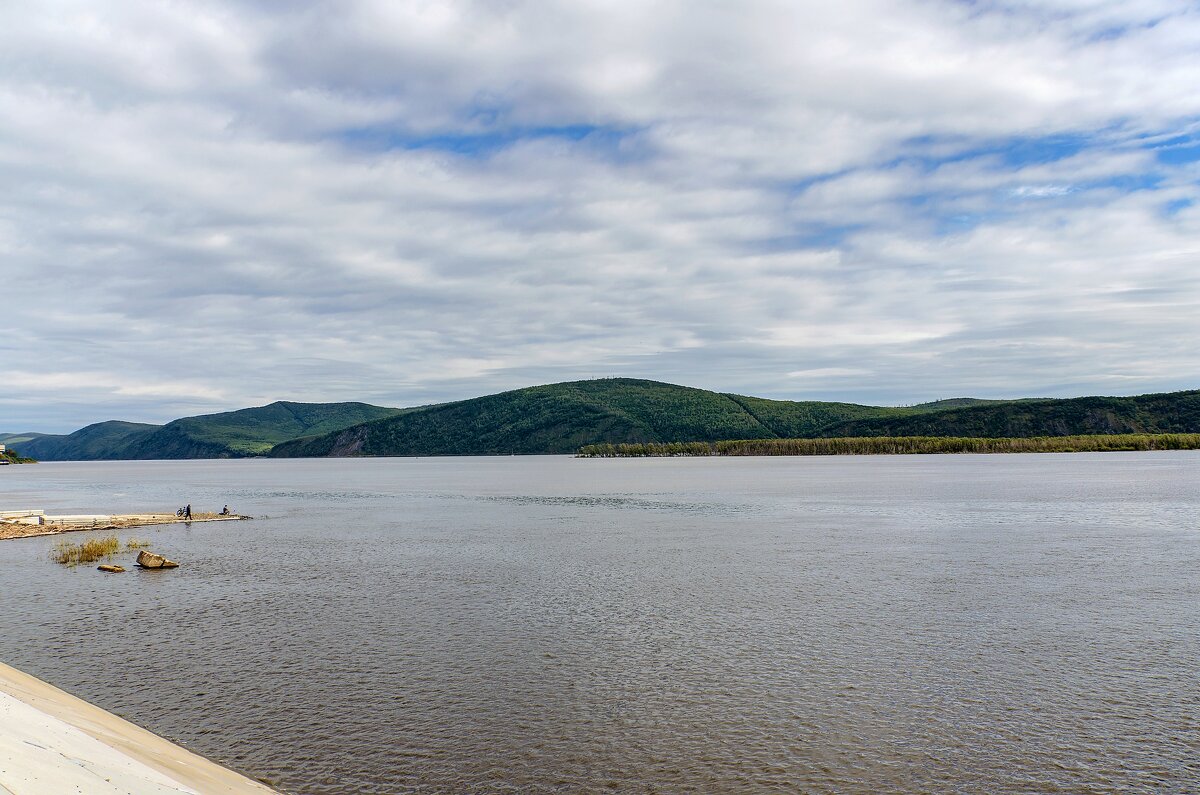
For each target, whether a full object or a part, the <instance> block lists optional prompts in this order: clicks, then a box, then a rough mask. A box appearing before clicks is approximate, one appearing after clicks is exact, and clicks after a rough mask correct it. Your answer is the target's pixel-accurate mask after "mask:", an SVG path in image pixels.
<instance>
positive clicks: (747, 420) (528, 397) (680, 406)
mask: <svg viewBox="0 0 1200 795" xmlns="http://www.w3.org/2000/svg"><path fill="white" fill-rule="evenodd" d="M1198 395H1200V392H1180V393H1174V394H1169V395H1145V396H1141V397H1136V398H1074V399H1066V400H1011V401H995V400H979V399H975V398H952V399H949V400H944V401H935V402H933V403H926V404H922V405H918V406H911V407H907V408H884V407H875V406H860V405H856V404H853V403H824V402H811V401H810V402H791V401H784V400H766V399H764V398H755V397H745V396H742V395H730V394H721V393H717V392H709V391H707V390H703V389H693V388H690V387H682V386H674V385H672V384H663V383H658V382H655V381H641V380H636V379H628V378H610V379H602V380H597V381H574V382H569V383H563V384H550V385H547V386H537V387H529V388H527V389H518V390H514V391H512V392H504V393H501V394H498V395H489V396H487V397H481V398H475V399H472V400H463V401H459V402H456V403H447V404H443V405H439V406H431V407H427V408H423V409H416V410H413V411H410V412H408V413H406V414H403V415H400V416H395V417H390V418H387V419H383V420H376V421H374V422H369V423H365V424H363V425H357V426H352V427H348V428H345V429H343V430H341V431H338V432H336V433H331V434H326V435H324V436H315V437H313V438H306V439H297V440H293V441H290V442H284V443H282V444H280V445H278V446H277V447H275V448H274V449H273V450H272V451H271V452H270V455H273V456H280V457H310V456H347V455H367V456H371V455H381V456H384V455H507V454H509V453H517V454H521V453H570V452H574V451H576V450H578V449H579V448H580V447H582V446H584V445H589V444H623V443H656V442H693V441H705V442H714V441H722V440H734V439H788V438H819V437H844V436H939V437H990V438H1007V437H1020V438H1027V437H1033V436H1067V435H1076V434H1096V433H1103V434H1119V433H1164V432H1176V433H1181V432H1198V431H1200V397H1197V396H1198Z"/></svg>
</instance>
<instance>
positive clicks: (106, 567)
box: [96, 563, 125, 573]
mask: <svg viewBox="0 0 1200 795" xmlns="http://www.w3.org/2000/svg"><path fill="white" fill-rule="evenodd" d="M96 568H97V569H99V570H100V571H111V572H113V573H117V572H122V571H125V567H124V566H118V565H116V564H115V563H105V564H104V565H102V566H97V567H96Z"/></svg>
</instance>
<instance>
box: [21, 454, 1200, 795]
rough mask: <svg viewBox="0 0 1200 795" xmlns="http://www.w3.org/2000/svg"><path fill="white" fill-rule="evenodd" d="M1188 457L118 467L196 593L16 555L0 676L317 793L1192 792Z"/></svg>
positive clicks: (178, 574) (159, 576)
mask: <svg viewBox="0 0 1200 795" xmlns="http://www.w3.org/2000/svg"><path fill="white" fill-rule="evenodd" d="M1198 463H1200V457H1198V456H1197V455H1196V454H1194V453H1146V454H1101V455H1079V454H1077V455H1043V456H944V457H869V458H833V459H830V458H814V459H742V458H738V459H695V460H687V459H678V460H575V459H569V458H494V459H420V460H412V459H389V460H345V461H336V460H334V461H220V462H157V463H155V462H117V463H95V464H92V463H88V464H40V465H38V466H35V467H8V468H6V470H5V471H4V472H3V473H0V505H5V506H8V505H12V506H14V507H43V508H46V509H47V510H55V511H63V512H100V511H113V512H124V511H139V510H160V509H163V508H170V507H172V506H174V505H176V504H183V503H186V502H190V503H192V505H193V506H194V507H195V508H197V509H200V510H207V509H210V508H213V507H216V508H219V507H220V506H221V505H224V504H226V503H229V504H230V505H231V506H232V507H233V508H235V509H237V510H241V511H243V512H246V513H250V514H254V515H258V516H264V515H266V516H270V517H272V518H270V519H263V520H260V521H255V522H252V523H220V524H194V525H191V526H190V527H188V526H178V525H177V526H170V527H166V528H161V529H148V528H147V529H141V530H138V531H137V533H136V535H138V536H139V537H145V538H148V539H149V540H151V541H152V542H153V548H154V549H155V550H156V551H159V552H162V553H164V554H167V555H168V556H169V557H171V558H173V559H176V560H180V561H182V562H183V566H182V567H181V568H179V569H177V570H175V571H172V572H142V571H131V572H128V573H126V574H123V575H114V576H101V575H99V574H98V573H97V572H94V571H91V570H90V569H79V570H74V571H71V570H67V569H63V568H61V567H58V566H55V565H53V564H51V563H50V562H49V561H48V559H47V550H48V549H49V548H50V547H51V546H52V545H53V540H52V539H44V538H43V539H27V540H22V541H12V542H4V543H0V594H2V595H3V606H4V609H3V610H2V611H0V659H4V660H5V661H6V662H9V663H11V664H13V665H16V666H18V667H20V668H23V669H25V670H27V671H29V672H31V673H34V674H36V675H38V676H41V677H43V678H45V679H48V680H49V681H51V682H53V683H55V684H58V685H60V686H62V687H64V688H66V689H68V690H70V691H71V692H74V693H76V694H78V695H81V696H83V697H85V698H87V699H89V700H91V701H94V702H95V703H98V704H100V705H101V706H104V707H106V708H109V709H112V710H114V711H116V712H118V713H120V714H122V715H125V716H127V717H129V718H132V719H134V720H136V721H137V722H139V723H141V724H143V725H146V726H148V727H150V728H152V729H153V730H155V731H157V732H159V733H161V734H164V735H166V736H168V737H171V738H173V739H177V740H179V741H181V742H183V743H184V744H185V745H187V746H188V747H190V748H193V749H195V750H197V751H199V752H201V753H204V754H206V755H208V756H211V757H213V758H216V759H218V760H221V761H224V762H226V763H228V764H231V765H232V766H234V767H237V768H239V769H241V770H244V771H248V772H250V773H252V774H254V775H258V776H261V777H264V778H266V779H269V780H270V781H272V782H274V783H276V784H277V785H279V786H281V787H282V788H283V789H284V790H286V791H289V792H294V793H318V794H326V793H394V792H423V793H425V792H463V791H475V792H563V791H566V792H576V791H596V790H613V791H618V792H672V793H673V792H717V791H758V792H772V791H781V792H783V791H786V792H794V791H797V790H800V791H808V792H839V793H841V792H864V793H865V792H878V791H898V790H902V791H921V792H980V793H983V792H994V791H998V790H999V791H1030V792H1050V791H1070V792H1084V791H1086V792H1113V793H1116V792H1128V791H1189V790H1193V789H1195V786H1196V782H1197V781H1200V748H1198V747H1197V739H1196V738H1197V736H1200V734H1198V732H1200V688H1198V683H1197V677H1196V672H1197V670H1200V613H1198V611H1197V610H1196V605H1197V604H1200V565H1198V564H1200V497H1198V496H1197V489H1196V486H1197V478H1196V473H1197V464H1198Z"/></svg>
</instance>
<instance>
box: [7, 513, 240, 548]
mask: <svg viewBox="0 0 1200 795" xmlns="http://www.w3.org/2000/svg"><path fill="white" fill-rule="evenodd" d="M14 514H24V515H26V517H25V519H26V521H12V520H9V519H6V518H5V517H10V516H13V515H14ZM250 518H251V517H249V516H242V515H241V514H232V515H229V516H222V515H221V514H216V513H196V514H193V515H192V518H191V519H185V518H183V517H180V516H176V515H175V514H173V513H125V514H108V515H96V516H91V515H89V516H61V517H59V516H45V515H43V514H41V513H40V512H37V511H13V512H11V513H5V512H0V541H4V540H7V539H11V538H36V537H38V536H54V535H61V534H62V533H75V532H80V531H83V530H130V529H133V528H136V527H153V526H156V525H167V524H191V523H192V522H237V521H245V520H248V519H250ZM34 520H39V521H34Z"/></svg>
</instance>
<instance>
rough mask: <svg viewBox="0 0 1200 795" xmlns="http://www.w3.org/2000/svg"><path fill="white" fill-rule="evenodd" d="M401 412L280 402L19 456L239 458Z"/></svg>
mask: <svg viewBox="0 0 1200 795" xmlns="http://www.w3.org/2000/svg"><path fill="white" fill-rule="evenodd" d="M400 411H401V410H400V409H389V408H382V407H380V406H372V405H369V404H366V403H291V402H282V401H281V402H277V403H272V404H270V405H267V406H259V407H257V408H250V409H241V410H239V411H227V412H222V413H220V414H206V415H201V416H197V417H185V418H183V419H178V420H175V421H174V422H169V423H167V424H166V425H144V424H140V423H132V422H119V421H116V420H112V421H109V422H101V423H97V424H95V425H89V426H87V427H86V428H82V429H80V430H78V431H76V432H75V433H72V434H68V435H66V436H40V437H37V438H35V439H32V440H30V441H28V442H25V443H24V444H23V445H22V447H21V453H22V454H23V455H30V456H33V457H34V458H37V459H40V460H43V461H70V460H77V461H94V460H103V459H131V458H132V459H162V458H243V457H246V456H252V455H260V454H262V453H265V452H266V451H268V450H270V449H271V447H272V446H274V445H276V444H278V443H280V442H283V441H286V440H288V439H294V438H296V437H299V436H310V435H313V434H321V433H327V432H329V431H335V430H338V429H339V428H345V427H347V426H349V425H355V424H358V423H362V422H366V421H368V420H375V419H379V418H381V417H390V416H392V415H394V414H396V413H398V412H400Z"/></svg>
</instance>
